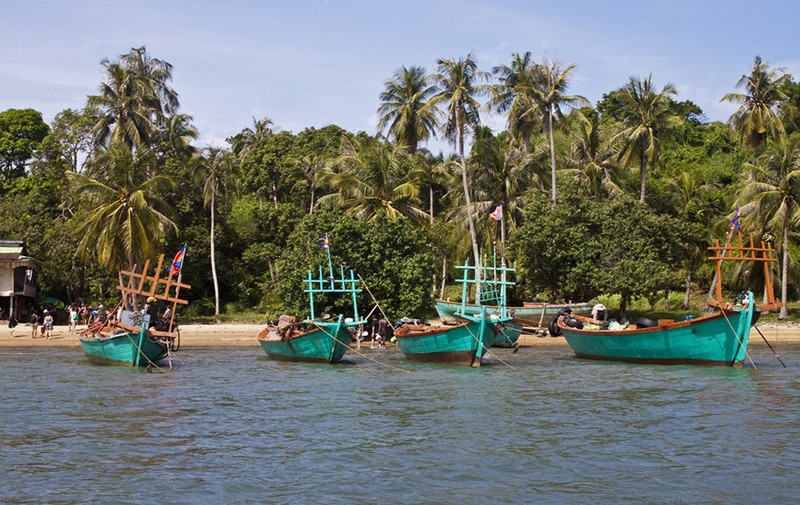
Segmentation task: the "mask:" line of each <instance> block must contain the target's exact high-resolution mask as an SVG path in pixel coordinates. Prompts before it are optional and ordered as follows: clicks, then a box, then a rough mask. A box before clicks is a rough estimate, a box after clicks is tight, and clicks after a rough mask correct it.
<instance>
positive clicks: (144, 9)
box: [0, 0, 800, 152]
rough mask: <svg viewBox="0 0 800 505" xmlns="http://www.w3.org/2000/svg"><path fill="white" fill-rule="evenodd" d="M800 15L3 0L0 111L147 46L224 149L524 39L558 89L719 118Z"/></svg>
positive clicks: (34, 101) (728, 8)
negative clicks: (639, 89) (632, 85)
mask: <svg viewBox="0 0 800 505" xmlns="http://www.w3.org/2000/svg"><path fill="white" fill-rule="evenodd" d="M799 19H800V2H796V1H793V0H780V1H778V0H762V1H761V2H753V1H752V0H750V1H747V2H745V1H739V0H730V1H723V0H673V1H670V2H648V1H642V0H638V1H623V0H604V1H594V0H585V1H576V0H550V1H539V0H529V1H525V0H493V1H488V0H487V1H479V0H458V1H457V0H397V1H394V2H384V1H380V0H374V1H368V0H365V1H355V0H261V1H258V0H225V1H218V0H217V1H206V0H137V1H135V2H134V1H129V0H71V1H64V0H0V111H4V110H7V109H12V108H13V109H22V108H33V109H35V110H37V111H39V112H41V113H42V115H43V118H44V120H45V121H46V122H48V123H49V122H50V121H52V120H53V118H54V117H55V115H56V114H57V113H59V112H60V111H62V110H64V109H66V108H72V109H80V108H83V107H84V106H85V103H86V97H87V95H92V94H96V93H97V90H98V87H99V85H100V83H101V82H102V81H103V79H104V76H103V74H102V69H101V65H100V62H101V61H102V60H104V59H109V60H112V61H113V60H116V59H118V58H119V56H120V55H122V54H125V53H127V52H129V51H130V50H131V48H134V47H141V46H145V47H146V48H147V51H148V54H149V55H150V56H151V57H153V58H159V59H162V60H165V61H167V62H169V63H171V64H172V65H173V81H172V87H173V88H174V89H175V91H177V92H178V94H179V96H180V103H181V109H180V111H181V112H183V113H185V114H189V115H191V116H192V117H193V118H194V121H193V124H194V125H195V127H196V128H197V129H198V130H199V132H200V138H199V139H198V141H197V142H196V144H197V145H199V146H201V147H202V146H205V145H215V146H222V147H225V146H226V143H225V139H226V138H229V137H231V136H233V135H235V134H237V133H239V132H240V131H241V130H242V129H244V128H247V127H250V126H252V125H253V121H254V119H262V118H264V117H267V118H270V119H271V120H272V122H273V123H274V125H276V126H277V127H278V128H279V129H280V130H284V131H286V130H288V131H291V132H294V133H298V132H300V131H302V130H304V129H305V128H308V127H315V128H320V127H323V126H326V125H329V124H336V125H339V126H341V127H342V128H344V129H346V130H348V131H352V132H358V131H365V132H367V133H370V134H374V133H376V132H377V130H376V124H377V119H378V116H377V113H376V110H377V108H378V107H379V105H380V101H379V96H380V93H381V92H382V91H383V89H384V83H385V81H386V80H387V79H390V78H391V77H392V76H393V75H394V73H395V72H396V71H397V70H398V69H400V68H401V67H403V66H406V67H408V66H412V65H417V66H422V67H425V68H426V69H427V70H428V71H429V72H433V71H435V69H436V60H437V59H440V58H446V59H458V58H463V57H465V56H466V55H467V54H469V53H472V54H473V56H474V57H475V58H476V60H477V62H478V66H479V68H480V69H482V70H485V71H490V70H491V69H492V67H494V66H496V65H499V64H510V62H511V56H512V54H513V53H520V54H522V53H524V52H526V51H530V52H531V55H532V56H533V59H534V60H535V61H541V60H542V59H544V58H547V59H549V60H558V61H560V62H562V63H564V64H565V65H575V69H574V70H573V79H572V82H571V85H570V87H569V89H568V90H567V92H568V93H569V94H577V95H582V96H584V97H586V98H587V99H588V100H589V101H590V102H592V104H596V103H597V101H598V100H600V99H601V98H602V96H603V94H604V93H607V92H609V91H612V90H615V89H618V88H620V87H621V86H623V85H624V84H625V83H626V82H627V81H628V79H629V78H630V77H632V76H636V77H640V78H646V77H647V76H648V75H652V79H653V83H654V84H655V85H656V87H657V88H658V89H660V88H661V87H663V86H664V85H665V84H667V83H672V84H674V85H675V86H676V87H677V89H678V95H677V97H675V98H676V99H677V100H691V101H692V102H694V103H696V104H697V105H699V106H700V107H701V108H702V110H703V111H704V113H705V115H706V117H707V119H708V120H711V121H727V120H728V118H729V117H730V115H731V114H732V113H733V111H734V110H735V108H736V106H735V105H734V104H731V103H727V102H722V103H721V102H720V99H721V98H722V96H723V95H725V94H726V93H730V92H737V91H742V90H741V89H737V88H736V83H737V82H738V80H739V79H740V78H741V77H742V75H744V74H747V73H749V71H750V69H751V67H752V64H753V60H754V58H755V56H757V55H760V56H761V57H762V58H763V59H764V60H766V61H767V62H768V63H769V64H770V66H771V67H773V68H781V67H782V68H784V69H785V71H786V72H787V73H789V74H791V75H792V76H793V78H794V80H795V81H797V80H800V52H799V51H800V44H798V38H797V36H796V31H797V27H798V23H799V21H798V20H799ZM482 119H483V122H484V124H487V125H488V126H490V127H492V128H493V129H494V130H495V131H496V132H497V131H501V130H502V129H503V128H504V126H505V123H504V118H502V117H499V116H496V115H491V114H488V113H484V114H483V116H482ZM427 147H428V148H429V149H431V150H432V151H433V152H438V151H441V150H444V151H445V152H448V151H450V150H452V149H451V148H450V147H449V146H448V145H447V143H446V142H444V141H443V140H441V139H434V140H432V141H430V142H429V143H428V145H427Z"/></svg>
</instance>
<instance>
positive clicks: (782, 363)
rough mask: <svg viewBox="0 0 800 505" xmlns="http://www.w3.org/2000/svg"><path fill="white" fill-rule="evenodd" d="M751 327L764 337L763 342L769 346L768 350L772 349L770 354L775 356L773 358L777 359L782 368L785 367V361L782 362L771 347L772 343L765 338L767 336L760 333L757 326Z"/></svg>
mask: <svg viewBox="0 0 800 505" xmlns="http://www.w3.org/2000/svg"><path fill="white" fill-rule="evenodd" d="M753 328H755V329H756V331H757V332H758V334H759V335H761V338H762V339H764V343H765V344H767V347H769V350H770V351H772V354H773V355H774V356H775V359H777V360H778V362H779V363H780V364H781V365H783V368H786V363H784V362H783V360H782V359H781V357H780V356H779V355H778V353H777V352H775V349H773V348H772V345H771V344H770V343H769V340H767V337H765V336H764V334H763V333H761V330H760V329H759V328H758V326H756V325H753Z"/></svg>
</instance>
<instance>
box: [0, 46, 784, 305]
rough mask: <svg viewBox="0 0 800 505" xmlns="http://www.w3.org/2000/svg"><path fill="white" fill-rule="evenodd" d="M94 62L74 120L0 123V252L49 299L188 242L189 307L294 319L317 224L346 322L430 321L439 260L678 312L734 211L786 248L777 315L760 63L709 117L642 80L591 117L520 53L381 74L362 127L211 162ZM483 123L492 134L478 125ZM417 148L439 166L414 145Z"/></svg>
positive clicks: (81, 295)
mask: <svg viewBox="0 0 800 505" xmlns="http://www.w3.org/2000/svg"><path fill="white" fill-rule="evenodd" d="M101 67H102V71H103V74H102V76H101V83H100V85H99V86H98V89H97V92H96V94H93V95H89V98H88V100H87V104H86V108H85V109H83V110H73V109H65V110H64V111H63V112H61V113H60V114H58V115H57V116H56V117H55V118H54V120H53V121H52V123H51V124H50V125H49V126H48V125H47V124H46V123H44V121H43V120H42V117H41V114H40V113H39V112H37V111H35V110H32V109H24V110H17V109H10V110H7V111H4V112H0V238H3V239H17V240H24V241H25V242H26V243H27V246H28V251H29V253H30V255H32V256H33V257H35V258H37V259H39V260H41V261H42V263H43V268H42V271H41V275H40V286H41V293H42V295H46V296H49V297H54V298H58V299H60V300H62V301H63V302H70V301H84V302H86V303H99V302H101V301H103V302H106V303H108V302H111V301H113V299H114V298H115V297H116V292H115V290H114V285H115V282H116V271H117V270H118V269H119V268H123V267H130V266H131V265H133V264H136V263H139V262H141V261H143V260H144V259H146V258H152V257H154V255H156V254H157V253H164V254H165V255H166V256H168V257H169V256H171V255H172V254H174V252H175V251H177V250H178V249H179V248H180V247H181V246H182V245H183V244H184V243H186V244H188V252H187V259H186V265H185V269H184V276H185V279H186V280H187V282H189V283H190V284H191V285H192V290H191V292H190V293H189V297H190V301H191V304H190V308H189V315H194V316H201V315H207V316H212V315H219V314H224V313H242V312H248V311H258V312H259V313H261V314H262V315H263V316H264V317H275V316H277V315H278V314H280V313H283V312H292V313H296V314H298V315H307V314H308V304H307V299H306V293H305V292H304V291H303V284H302V280H303V279H304V278H305V276H306V273H307V271H308V270H309V269H313V270H315V271H318V270H317V269H318V268H319V267H323V268H327V255H326V254H325V251H324V250H320V249H319V248H318V247H317V243H316V239H317V238H319V237H321V236H324V235H325V234H326V233H327V234H328V236H329V238H330V244H331V249H330V253H331V255H332V262H333V264H334V267H335V268H338V265H340V264H341V265H344V268H345V269H350V268H352V269H353V270H354V271H355V272H356V273H357V274H358V275H360V276H361V277H362V278H363V280H364V287H365V290H364V292H362V293H361V295H360V297H359V307H360V309H361V312H362V314H366V313H367V312H369V311H370V309H372V308H374V307H375V305H376V303H379V304H380V307H381V309H382V310H384V311H386V313H387V314H388V315H389V317H390V318H398V317H402V316H417V317H420V316H422V317H424V316H427V315H430V314H431V313H432V309H433V306H432V299H433V298H434V297H435V296H439V295H440V294H441V293H442V291H443V290H444V289H445V285H446V284H448V283H449V284H452V283H453V277H454V275H455V273H456V269H455V265H457V264H463V263H464V261H465V260H467V261H469V262H471V263H472V262H474V261H476V259H479V258H488V257H492V256H493V255H496V254H501V255H502V254H503V253H505V254H506V256H507V257H508V259H509V260H510V261H511V262H512V263H513V265H514V266H516V267H517V268H518V276H517V285H516V286H515V288H514V292H513V297H514V298H515V301H517V302H521V301H524V300H532V299H543V300H549V301H557V300H573V301H578V300H586V299H591V298H593V297H596V296H599V295H617V296H619V299H620V300H621V301H622V307H621V309H622V310H623V311H624V309H625V305H626V304H628V303H630V302H631V301H633V300H634V299H638V298H644V299H648V300H654V299H656V298H658V297H665V296H666V294H667V293H668V292H669V291H671V290H674V291H682V292H685V293H686V300H687V303H688V299H689V294H690V293H691V292H703V291H704V290H706V289H707V287H708V285H709V283H710V282H711V272H710V270H709V269H708V267H707V266H706V265H705V263H706V261H705V251H706V247H707V246H708V245H709V243H710V241H711V240H712V239H713V238H715V237H717V238H719V237H721V236H723V235H724V233H725V232H726V231H727V230H729V227H728V223H729V222H730V219H731V217H732V216H733V213H734V209H735V208H737V207H738V208H740V211H741V225H742V231H743V232H744V233H745V234H747V233H753V234H755V238H756V239H757V240H758V239H760V238H761V237H762V236H769V237H772V238H773V243H774V245H776V247H777V248H778V249H779V251H780V253H781V254H782V259H781V263H780V265H779V267H778V268H777V269H776V273H778V271H779V273H780V275H776V277H777V279H776V281H777V285H778V286H779V288H780V289H781V293H782V297H783V301H784V302H786V301H788V300H789V299H794V298H797V296H796V293H797V286H798V285H799V284H798V283H799V282H800V279H798V277H800V276H798V275H797V274H796V273H795V270H796V269H795V268H794V267H793V265H794V258H795V252H796V251H797V249H798V244H797V243H796V238H795V237H796V235H797V233H796V232H797V231H798V230H797V226H798V223H799V222H800V219H798V216H799V215H800V207H799V206H798V203H797V202H800V189H799V188H800V184H797V183H796V180H795V179H796V177H797V175H796V174H797V173H798V171H797V168H798V165H800V162H799V161H798V160H800V142H799V141H798V138H800V137H798V135H800V134H799V133H797V132H798V123H797V118H798V117H800V114H798V112H797V110H798V104H800V98H798V97H800V91H798V90H800V85H798V84H797V83H795V82H793V81H792V78H791V76H789V75H787V74H785V73H784V72H783V71H782V70H781V69H774V68H770V67H769V65H768V63H767V62H766V61H764V60H762V59H761V58H760V57H757V58H756V59H755V61H754V64H753V67H752V68H751V69H750V71H749V73H746V74H744V75H742V76H741V78H739V79H738V82H737V76H731V79H730V80H731V88H732V91H735V92H732V93H729V94H727V95H726V96H725V97H720V98H721V99H725V100H728V101H731V102H734V103H736V104H737V105H738V107H739V108H738V109H737V110H736V113H735V114H734V115H733V116H732V117H731V119H730V122H729V123H728V124H724V123H719V122H709V121H707V120H706V119H705V116H704V115H703V111H702V110H701V109H700V108H699V107H698V106H697V105H696V104H693V103H692V102H690V101H679V100H678V97H677V96H676V95H677V89H676V88H675V87H674V86H672V85H671V84H668V83H666V84H663V85H662V86H659V85H658V84H657V83H656V82H654V79H653V77H652V76H648V77H647V78H645V79H641V78H638V77H632V78H630V79H628V80H627V81H625V80H624V79H621V80H620V81H621V82H620V86H619V88H618V89H615V90H609V91H608V93H606V94H605V95H604V97H603V99H602V100H600V102H598V103H597V104H596V105H595V106H594V107H592V106H590V105H589V104H588V103H587V102H586V100H585V99H584V98H583V97H581V96H580V95H577V94H571V91H572V90H570V89H569V88H570V84H571V83H570V79H571V73H572V71H573V69H574V66H571V65H564V64H562V63H560V62H558V61H547V60H544V61H541V62H538V63H537V62H536V61H534V59H533V58H532V56H531V54H530V53H529V52H526V53H514V54H513V55H512V56H511V60H510V63H509V64H508V65H499V66H497V67H495V68H494V69H492V73H491V74H490V73H489V72H486V71H483V70H481V69H480V66H479V64H478V62H477V60H476V59H475V58H474V56H473V55H468V56H467V57H465V58H453V59H439V60H437V61H436V71H435V72H434V73H430V74H429V73H428V71H427V70H426V69H425V68H424V67H421V66H410V67H402V68H400V69H399V70H398V71H397V72H396V73H395V74H394V75H393V76H392V77H391V78H389V79H387V81H386V82H385V91H384V92H382V93H380V95H379V96H376V101H377V102H376V109H377V110H378V116H379V119H378V128H379V129H380V131H379V132H378V134H377V135H370V134H368V133H365V132H348V131H345V130H343V129H342V128H340V127H338V126H336V125H328V126H325V127H323V128H307V129H305V130H302V131H300V132H296V133H295V132H290V131H282V130H281V129H280V127H279V125H275V124H273V122H272V120H270V119H269V118H262V119H255V118H254V120H253V124H252V125H249V126H242V127H241V130H239V133H237V134H235V135H232V136H231V137H230V138H229V139H228V143H229V146H227V147H224V148H223V147H210V146H209V147H201V146H196V145H194V142H195V139H197V138H198V133H199V132H197V131H196V130H195V129H194V127H193V126H192V124H191V121H192V118H191V116H189V115H187V114H184V113H182V112H181V111H180V103H179V101H178V93H177V91H176V90H173V89H172V88H171V85H170V83H171V80H172V72H173V68H172V66H171V65H170V64H169V63H167V62H165V61H162V60H159V59H157V58H153V57H152V56H151V55H149V54H148V53H147V50H146V49H145V48H144V47H140V48H134V49H132V50H131V52H130V53H128V54H124V55H121V56H119V57H118V58H117V59H115V60H104V61H103V62H101ZM492 75H493V76H494V81H492ZM734 88H735V89H734ZM89 92H90V90H87V94H88V93H89ZM489 111H491V112H493V113H500V114H504V115H505V117H506V119H507V124H506V129H505V131H502V132H493V131H492V130H491V129H489V128H487V127H486V126H483V125H482V124H481V114H486V113H487V112H489ZM229 126H230V127H231V128H232V130H233V131H236V130H237V129H238V128H239V127H237V126H236V125H229ZM382 133H385V134H386V136H385V137H384V136H383V135H382ZM436 136H439V137H442V138H446V139H448V140H450V141H451V143H452V145H453V148H454V150H455V154H454V155H451V156H447V157H445V156H443V155H439V156H434V155H432V154H431V153H429V152H427V151H426V150H425V149H424V147H423V146H421V145H420V143H421V142H423V141H425V140H426V139H430V138H434V137H436ZM498 206H502V208H503V209H504V213H503V220H502V221H500V222H498V221H493V220H491V219H490V217H489V215H490V213H491V212H492V211H494V210H495V209H496V208H497V207H498ZM501 226H502V228H501ZM502 232H504V233H502ZM504 237H505V239H506V241H505V243H503V241H502V239H503V238H504ZM504 245H505V246H506V249H505V250H503V246H504ZM747 275H748V271H747V269H746V268H744V269H742V273H741V277H740V278H739V279H735V280H734V281H733V282H732V283H731V286H732V287H737V288H738V287H739V286H740V285H741V284H742V283H743V282H745V280H746V279H747ZM367 287H368V288H369V292H368V291H367V289H366V288H367ZM370 292H371V294H370ZM373 296H374V298H373ZM345 302H346V301H342V300H338V299H330V300H326V299H320V300H318V304H319V306H320V307H323V306H324V310H325V311H331V312H333V313H335V312H336V311H339V310H341V309H342V308H343V305H342V303H345ZM783 315H784V316H785V315H786V314H785V313H784V314H783Z"/></svg>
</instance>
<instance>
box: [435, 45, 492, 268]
mask: <svg viewBox="0 0 800 505" xmlns="http://www.w3.org/2000/svg"><path fill="white" fill-rule="evenodd" d="M436 65H437V67H438V73H436V74H435V75H434V77H433V78H434V80H435V81H436V83H437V84H438V87H439V89H440V91H439V92H438V93H437V94H436V95H435V96H434V98H433V99H432V101H433V102H434V103H435V104H443V106H444V107H445V109H446V114H445V115H446V118H447V119H446V122H445V125H444V135H445V138H447V139H448V140H449V141H450V142H451V143H453V144H454V145H455V146H456V149H457V151H458V155H459V158H460V160H461V184H462V188H463V190H464V200H465V202H466V208H467V224H468V226H469V235H470V239H471V241H472V254H473V258H474V260H475V264H476V265H479V264H480V251H479V250H478V236H477V233H476V231H475V219H474V218H473V215H472V214H473V208H472V201H471V198H470V194H469V184H468V182H467V159H466V156H465V155H464V151H465V148H464V143H465V142H466V139H467V135H468V132H469V129H473V131H474V129H475V128H477V127H478V125H480V121H481V118H480V107H481V105H480V102H479V101H478V98H477V97H479V96H482V95H484V94H486V93H487V92H488V89H489V88H488V87H487V86H486V85H482V84H480V83H479V81H482V80H486V79H487V78H488V74H487V73H486V72H482V71H480V70H479V69H478V64H477V62H476V61H475V58H473V57H472V54H471V53H470V54H468V55H467V57H466V58H463V59H458V60H456V59H439V60H437V61H436Z"/></svg>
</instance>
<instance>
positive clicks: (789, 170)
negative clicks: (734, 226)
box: [736, 135, 800, 319]
mask: <svg viewBox="0 0 800 505" xmlns="http://www.w3.org/2000/svg"><path fill="white" fill-rule="evenodd" d="M747 168H749V169H750V170H752V171H753V172H754V177H753V178H752V179H750V180H748V181H746V182H745V184H744V186H742V188H741V190H740V191H739V194H738V195H737V200H736V203H737V205H739V206H741V216H742V218H741V221H742V226H743V227H745V228H746V229H750V230H754V231H756V232H762V233H764V232H766V231H770V232H772V233H775V232H777V234H778V237H777V238H778V239H779V240H780V241H781V247H780V249H781V253H782V260H781V303H782V304H783V306H782V307H781V311H780V314H779V316H778V317H779V318H780V319H786V318H787V317H788V312H787V309H786V304H787V302H788V292H787V286H788V282H789V277H788V276H789V235H790V234H791V233H792V232H793V227H794V226H795V225H796V223H798V222H800V135H792V136H790V137H789V136H786V135H781V136H780V137H778V139H777V140H776V142H774V143H773V144H771V145H770V146H768V147H767V149H766V150H765V151H764V152H763V153H762V155H761V156H759V158H758V160H757V162H756V164H748V167H747Z"/></svg>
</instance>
